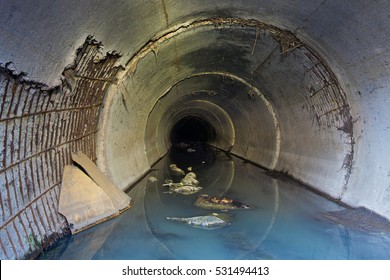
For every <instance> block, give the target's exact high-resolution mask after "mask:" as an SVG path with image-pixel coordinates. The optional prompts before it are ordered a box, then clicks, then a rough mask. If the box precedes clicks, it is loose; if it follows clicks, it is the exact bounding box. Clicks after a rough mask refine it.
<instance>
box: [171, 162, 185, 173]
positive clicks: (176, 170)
mask: <svg viewBox="0 0 390 280" xmlns="http://www.w3.org/2000/svg"><path fill="white" fill-rule="evenodd" d="M169 168H170V169H171V171H172V174H173V175H177V176H184V175H186V173H185V172H184V171H183V170H182V169H180V168H179V167H177V165H176V164H174V163H172V164H171V165H169Z"/></svg>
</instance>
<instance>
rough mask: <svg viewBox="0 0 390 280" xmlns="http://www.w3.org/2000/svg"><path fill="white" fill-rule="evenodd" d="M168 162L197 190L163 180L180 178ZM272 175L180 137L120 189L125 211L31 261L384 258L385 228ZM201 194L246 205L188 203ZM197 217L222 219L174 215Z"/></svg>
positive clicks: (389, 240) (388, 248)
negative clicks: (213, 220) (216, 220)
mask: <svg viewBox="0 0 390 280" xmlns="http://www.w3.org/2000/svg"><path fill="white" fill-rule="evenodd" d="M172 164H176V166H177V167H178V168H180V169H181V170H183V171H184V172H185V173H187V174H188V173H189V172H193V173H195V174H196V180H198V181H199V186H200V187H201V188H202V189H200V190H199V192H196V193H193V194H189V195H184V194H182V193H176V192H174V191H172V189H171V188H169V187H168V186H163V185H166V184H167V182H168V183H169V182H173V183H175V182H180V180H183V176H180V175H175V174H174V173H172V166H171V165H172ZM274 175H275V174H270V173H269V172H267V171H266V170H264V169H261V168H259V167H257V166H255V165H252V164H251V163H249V162H246V161H243V160H242V159H240V158H237V157H235V156H231V155H229V154H226V153H224V152H221V151H218V150H215V149H213V148H211V147H208V146H203V145H198V144H193V145H191V146H188V145H187V144H183V143H181V144H179V145H176V147H173V148H172V149H171V150H170V152H169V153H168V155H167V156H165V157H164V158H163V159H161V160H160V161H159V162H157V163H156V165H155V166H153V169H152V171H151V172H150V174H149V176H147V177H145V178H144V179H143V180H141V181H140V182H138V183H137V184H136V185H135V186H134V187H132V188H131V189H130V190H129V191H128V194H129V195H130V196H131V197H132V198H133V201H134V205H133V207H132V208H131V209H129V210H128V211H127V212H125V213H123V214H122V215H121V216H119V217H116V218H114V219H112V220H110V221H107V222H105V223H102V224H99V225H97V226H95V227H93V228H90V229H87V230H85V231H83V232H80V233H78V234H76V235H73V236H71V237H68V238H66V239H63V240H61V241H60V242H58V243H57V244H56V245H55V246H54V247H52V248H51V249H49V250H47V251H45V252H43V253H42V254H41V255H40V256H39V259H389V258H390V231H389V229H388V228H386V226H384V227H382V228H381V227H376V228H368V227H362V225H361V224H359V223H353V219H352V218H351V215H353V213H355V214H356V213H357V212H359V210H358V211H357V212H356V211H355V210H351V209H346V208H344V207H343V206H342V205H339V204H337V203H335V202H333V201H330V200H328V199H326V198H325V197H323V196H320V195H318V194H316V193H313V192H311V191H310V190H308V189H306V188H304V187H302V186H300V185H299V184H298V183H296V182H294V181H292V180H288V179H286V178H285V177H283V176H274ZM169 180H171V181H169ZM201 195H208V196H212V197H216V198H222V197H225V198H231V199H234V201H235V203H237V204H235V205H239V202H241V203H244V204H245V205H247V206H249V207H250V209H233V210H221V209H203V208H201V207H197V206H195V205H194V202H195V201H197V199H198V197H199V196H201ZM198 206H199V204H198ZM362 211H363V210H362ZM360 212H361V211H360ZM360 212H359V213H360ZM345 213H349V214H345ZM351 213H352V214H351ZM348 215H349V216H348ZM204 216H213V217H221V218H223V219H224V221H226V223H224V224H221V225H218V226H216V227H212V228H211V227H206V226H205V224H202V225H198V224H196V222H192V223H189V222H188V223H185V222H183V221H187V220H184V219H182V218H189V217H204ZM343 216H344V217H349V218H350V219H348V222H346V220H345V219H344V220H343ZM168 217H169V218H170V219H167V218H168ZM360 217H361V216H360ZM173 218H180V219H181V220H180V221H181V222H177V221H174V219H173ZM359 220H360V221H362V219H361V218H360V219H359Z"/></svg>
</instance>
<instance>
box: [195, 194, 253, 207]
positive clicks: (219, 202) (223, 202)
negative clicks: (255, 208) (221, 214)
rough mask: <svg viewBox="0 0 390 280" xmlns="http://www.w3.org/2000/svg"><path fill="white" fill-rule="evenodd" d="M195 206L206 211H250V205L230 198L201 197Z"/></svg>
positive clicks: (205, 195) (204, 195)
mask: <svg viewBox="0 0 390 280" xmlns="http://www.w3.org/2000/svg"><path fill="white" fill-rule="evenodd" d="M194 205H195V206H197V207H200V208H204V209H219V210H234V209H250V206H249V205H246V204H244V203H241V202H239V201H237V200H234V199H232V198H228V197H222V198H218V197H215V196H209V195H207V194H202V195H200V196H199V197H198V198H197V200H196V201H195V202H194Z"/></svg>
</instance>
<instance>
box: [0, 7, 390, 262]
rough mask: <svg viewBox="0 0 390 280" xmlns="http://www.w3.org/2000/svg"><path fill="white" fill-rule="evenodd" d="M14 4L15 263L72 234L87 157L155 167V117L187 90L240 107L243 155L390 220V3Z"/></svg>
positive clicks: (10, 238)
mask: <svg viewBox="0 0 390 280" xmlns="http://www.w3.org/2000/svg"><path fill="white" fill-rule="evenodd" d="M0 2H1V7H2V9H1V10H2V15H3V16H2V17H1V19H0V22H1V27H0V38H2V39H0V68H1V69H0V93H1V95H0V124H1V125H0V136H1V142H0V182H1V185H0V187H1V191H2V196H1V203H2V204H1V217H2V219H1V221H0V233H1V236H2V240H1V242H2V243H0V253H1V255H0V258H23V257H25V256H26V255H28V254H33V253H34V252H36V251H37V250H38V249H39V248H40V246H41V245H42V244H48V243H49V241H50V240H53V239H55V238H57V237H58V236H60V235H62V234H64V233H66V229H67V224H66V221H65V220H64V219H63V217H61V216H60V215H59V214H58V213H57V210H56V205H58V195H59V192H60V190H61V180H62V172H63V169H64V166H65V165H67V164H69V162H70V154H71V153H72V152H74V151H78V150H81V151H83V152H84V153H85V154H86V155H88V157H90V158H91V159H92V160H93V161H95V162H97V163H98V165H99V166H100V167H101V169H102V171H103V172H104V173H105V174H106V175H108V176H109V177H111V179H113V180H114V181H115V182H116V183H117V184H118V185H120V187H121V188H126V187H127V186H128V185H129V184H131V183H132V182H135V181H136V180H137V178H139V177H140V176H142V174H144V172H146V171H147V170H148V169H149V168H150V164H151V163H152V162H153V160H150V159H152V158H153V159H157V158H158V157H159V156H161V155H162V154H163V153H164V151H165V150H166V148H167V146H166V145H167V144H162V143H163V142H160V140H158V141H159V142H158V143H159V144H158V146H159V147H161V148H158V151H157V149H154V148H153V149H154V150H155V152H153V151H152V150H153V149H151V150H150V151H149V150H148V149H149V148H148V147H149V146H148V145H149V144H148V145H146V144H145V137H147V136H145V131H146V127H147V125H148V118H149V116H151V115H152V114H151V112H152V110H153V108H155V109H156V110H159V109H158V108H163V107H164V106H167V105H163V106H160V105H159V102H158V100H160V99H161V100H163V99H162V98H161V97H162V96H163V95H164V94H167V93H168V92H169V94H168V95H167V96H171V97H172V106H176V105H175V104H179V103H175V102H176V101H175V100H174V97H175V94H177V93H175V91H177V92H179V94H181V93H182V94H185V93H189V92H190V93H195V94H196V95H199V96H201V97H202V100H205V101H207V102H212V103H213V104H214V105H215V106H218V107H219V108H221V111H224V112H226V114H227V115H228V116H229V118H230V119H231V121H232V123H233V127H234V132H235V136H234V137H235V145H234V146H233V149H232V152H233V153H236V154H237V155H240V156H242V157H244V158H245V159H247V160H250V161H252V162H255V163H258V164H260V165H263V166H265V167H267V168H269V169H273V170H276V171H281V172H284V173H287V174H288V175H290V176H292V177H294V178H295V179H298V180H299V181H301V182H303V183H305V184H306V185H308V186H311V187H313V188H315V189H317V190H318V191H320V192H322V193H324V194H327V195H329V196H331V197H333V198H334V199H336V200H340V201H342V202H344V203H347V204H349V205H351V206H364V207H367V208H369V209H371V210H373V211H375V212H377V213H379V214H380V215H383V216H385V217H387V218H388V217H390V207H389V203H388V201H389V200H390V187H389V186H390V177H389V172H390V171H389V168H388V166H389V149H388V144H387V141H386V139H388V138H389V137H390V129H389V123H390V113H389V110H388V107H389V106H390V99H389V98H388V91H389V88H390V79H389V77H390V66H389V65H390V64H389V63H388V62H389V61H390V56H389V53H390V52H389V48H388V45H389V42H388V38H390V29H388V28H386V27H387V26H388V25H389V20H390V19H389V17H388V13H387V11H388V10H389V8H390V6H389V5H390V4H389V3H388V2H387V1H377V2H376V3H375V5H372V4H371V3H368V2H367V1H364V0H356V1H353V3H352V2H346V1H337V0H328V1H322V0H315V1H312V0H310V1H309V0H300V1H297V3H292V1H290V0H281V1H276V2H275V1H271V0H265V1H261V3H259V1H256V0H245V1H235V0H227V1H223V2H221V1H217V0H208V1H197V2H196V3H195V2H194V3H190V2H188V1H181V0H180V1H170V0H164V1H124V2H121V3H115V4H113V3H111V2H110V3H107V1H103V0H96V1H90V0H86V1H81V2H80V1H78V2H77V1H76V2H74V3H69V1H47V0H40V1H38V2H34V3H26V2H25V1H21V0H13V1H10V0H0ZM69 7H71V8H69ZM91 34H93V35H94V37H95V39H93V38H92V37H90V36H89V35H91ZM86 38H87V39H86ZM100 42H102V43H100ZM103 44H104V48H105V50H106V51H109V53H107V54H105V53H103V51H102V48H103ZM114 50H116V51H114ZM121 65H123V66H121ZM64 68H65V70H64ZM26 73H27V74H26ZM201 73H203V74H201ZM212 73H222V74H223V73H225V74H223V75H224V76H225V79H222V78H217V77H216V76H218V75H213V74H212ZM204 74H206V75H204ZM197 75H198V76H197ZM229 75H231V77H229ZM195 76H196V77H195ZM219 76H220V77H221V75H219ZM232 80H233V82H232ZM185 83H187V85H185ZM245 83H246V84H247V85H246V86H245V85H244V84H245ZM179 84H181V85H182V88H181V89H180V85H179ZM175 85H179V86H175ZM184 85H185V86H184ZM206 85H207V86H206ZM240 85H241V86H240ZM198 86H199V87H198ZM229 88H230V89H233V88H234V89H236V90H238V91H239V92H241V93H244V92H245V91H246V90H247V91H246V92H245V94H241V95H240V96H241V97H238V96H237V95H235V93H234V92H232V91H229ZM249 88H253V89H255V91H258V92H260V93H261V94H260V95H259V96H258V95H256V94H255V95H254V96H251V95H252V94H251V93H250V94H248V92H249V91H248V89H249ZM180 90H183V92H181V91H180ZM207 91H209V92H211V93H212V94H214V95H210V96H207ZM262 98H263V99H262ZM188 101H190V99H188ZM156 102H157V103H156ZM161 102H162V101H161ZM177 102H179V99H177ZM267 104H268V105H269V106H267ZM235 106H236V107H237V108H234V107H235ZM267 107H269V108H267ZM197 108H199V107H197ZM186 114H187V113H186ZM191 114H192V113H191ZM195 114H196V112H195ZM275 120H276V121H275ZM245 127H246V128H245ZM247 131H253V134H251V135H250V137H247V136H246V135H244V134H245V132H247ZM277 131H280V133H279V134H278V132H277ZM146 133H147V134H146V135H148V132H146ZM164 135H166V133H165V134H164ZM278 135H279V136H278ZM159 137H160V135H159ZM161 137H163V135H161ZM164 137H166V136H164ZM275 139H278V140H275ZM275 141H278V142H279V143H280V145H279V144H278V145H277V146H279V148H275V147H276V146H275V145H274V144H272V143H276V142H275ZM267 143H268V144H267ZM129 170H130V171H129ZM29 225H31V227H30V226H29ZM16 232H18V233H19V234H17V233H16ZM28 240H29V242H28ZM12 244H13V245H12ZM34 244H37V245H36V246H35V245H34Z"/></svg>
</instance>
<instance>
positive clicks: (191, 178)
mask: <svg viewBox="0 0 390 280" xmlns="http://www.w3.org/2000/svg"><path fill="white" fill-rule="evenodd" d="M181 182H182V183H183V185H189V186H199V181H198V180H197V179H196V174H195V173H194V172H189V173H187V174H186V176H185V177H184V178H183V179H182V180H181Z"/></svg>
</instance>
